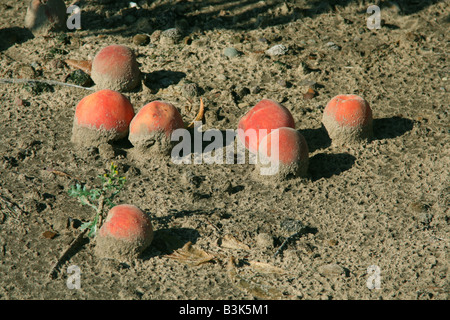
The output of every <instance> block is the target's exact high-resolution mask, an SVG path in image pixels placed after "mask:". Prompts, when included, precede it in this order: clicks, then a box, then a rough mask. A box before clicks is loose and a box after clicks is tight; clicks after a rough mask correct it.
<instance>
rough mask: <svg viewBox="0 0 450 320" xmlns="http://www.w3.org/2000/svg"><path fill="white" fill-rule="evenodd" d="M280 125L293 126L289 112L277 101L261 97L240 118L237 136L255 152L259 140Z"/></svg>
mask: <svg viewBox="0 0 450 320" xmlns="http://www.w3.org/2000/svg"><path fill="white" fill-rule="evenodd" d="M281 127H290V128H295V121H294V118H293V117H292V114H291V112H290V111H289V110H288V109H287V108H286V107H284V106H283V105H281V104H280V103H278V102H275V101H273V100H270V99H263V100H261V101H260V102H258V103H257V104H256V105H255V106H254V107H253V108H252V109H250V110H249V111H248V112H247V113H246V114H245V115H244V116H243V117H242V118H241V119H240V121H239V123H238V137H239V139H240V141H241V142H242V143H243V144H244V145H245V147H246V148H247V149H249V150H250V151H251V152H253V153H257V151H258V146H259V144H260V142H261V140H262V139H263V138H264V137H265V136H266V135H267V134H269V133H270V132H271V131H272V130H274V129H277V128H281Z"/></svg>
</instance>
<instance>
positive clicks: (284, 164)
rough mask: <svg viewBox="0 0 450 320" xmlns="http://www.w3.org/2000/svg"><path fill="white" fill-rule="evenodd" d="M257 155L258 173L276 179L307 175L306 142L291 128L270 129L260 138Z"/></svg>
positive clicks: (307, 154)
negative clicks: (270, 130)
mask: <svg viewBox="0 0 450 320" xmlns="http://www.w3.org/2000/svg"><path fill="white" fill-rule="evenodd" d="M258 155H259V161H258V166H259V167H258V168H259V171H260V172H258V174H260V175H264V176H268V177H270V176H272V177H273V178H275V179H276V180H282V179H285V178H288V177H305V176H306V175H307V170H308V163H309V150H308V144H307V142H306V140H305V138H304V136H303V135H302V134H301V133H300V132H298V131H297V130H295V129H293V128H289V127H281V128H278V129H275V130H272V132H271V133H269V134H268V135H266V136H265V137H264V138H263V139H262V140H261V142H260V145H259V149H258ZM261 170H265V171H261Z"/></svg>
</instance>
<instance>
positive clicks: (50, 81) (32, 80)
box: [0, 78, 95, 91]
mask: <svg viewBox="0 0 450 320" xmlns="http://www.w3.org/2000/svg"><path fill="white" fill-rule="evenodd" d="M0 83H46V84H50V85H60V86H66V87H72V88H78V89H85V90H90V91H95V89H92V88H86V87H82V86H78V85H76V84H71V83H65V82H60V81H55V80H35V79H5V78H0Z"/></svg>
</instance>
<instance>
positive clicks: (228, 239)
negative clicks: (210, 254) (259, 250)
mask: <svg viewBox="0 0 450 320" xmlns="http://www.w3.org/2000/svg"><path fill="white" fill-rule="evenodd" d="M219 245H220V246H221V247H223V248H227V249H236V250H250V247H249V246H248V245H246V244H245V243H243V242H242V241H239V240H238V239H236V237H235V236H233V235H231V234H226V235H225V236H223V238H221V239H220V240H219Z"/></svg>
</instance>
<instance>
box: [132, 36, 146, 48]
mask: <svg viewBox="0 0 450 320" xmlns="http://www.w3.org/2000/svg"><path fill="white" fill-rule="evenodd" d="M149 42H150V37H149V36H148V35H146V34H137V35H135V36H134V37H133V43H134V44H135V45H137V46H145V45H146V44H148V43H149Z"/></svg>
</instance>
